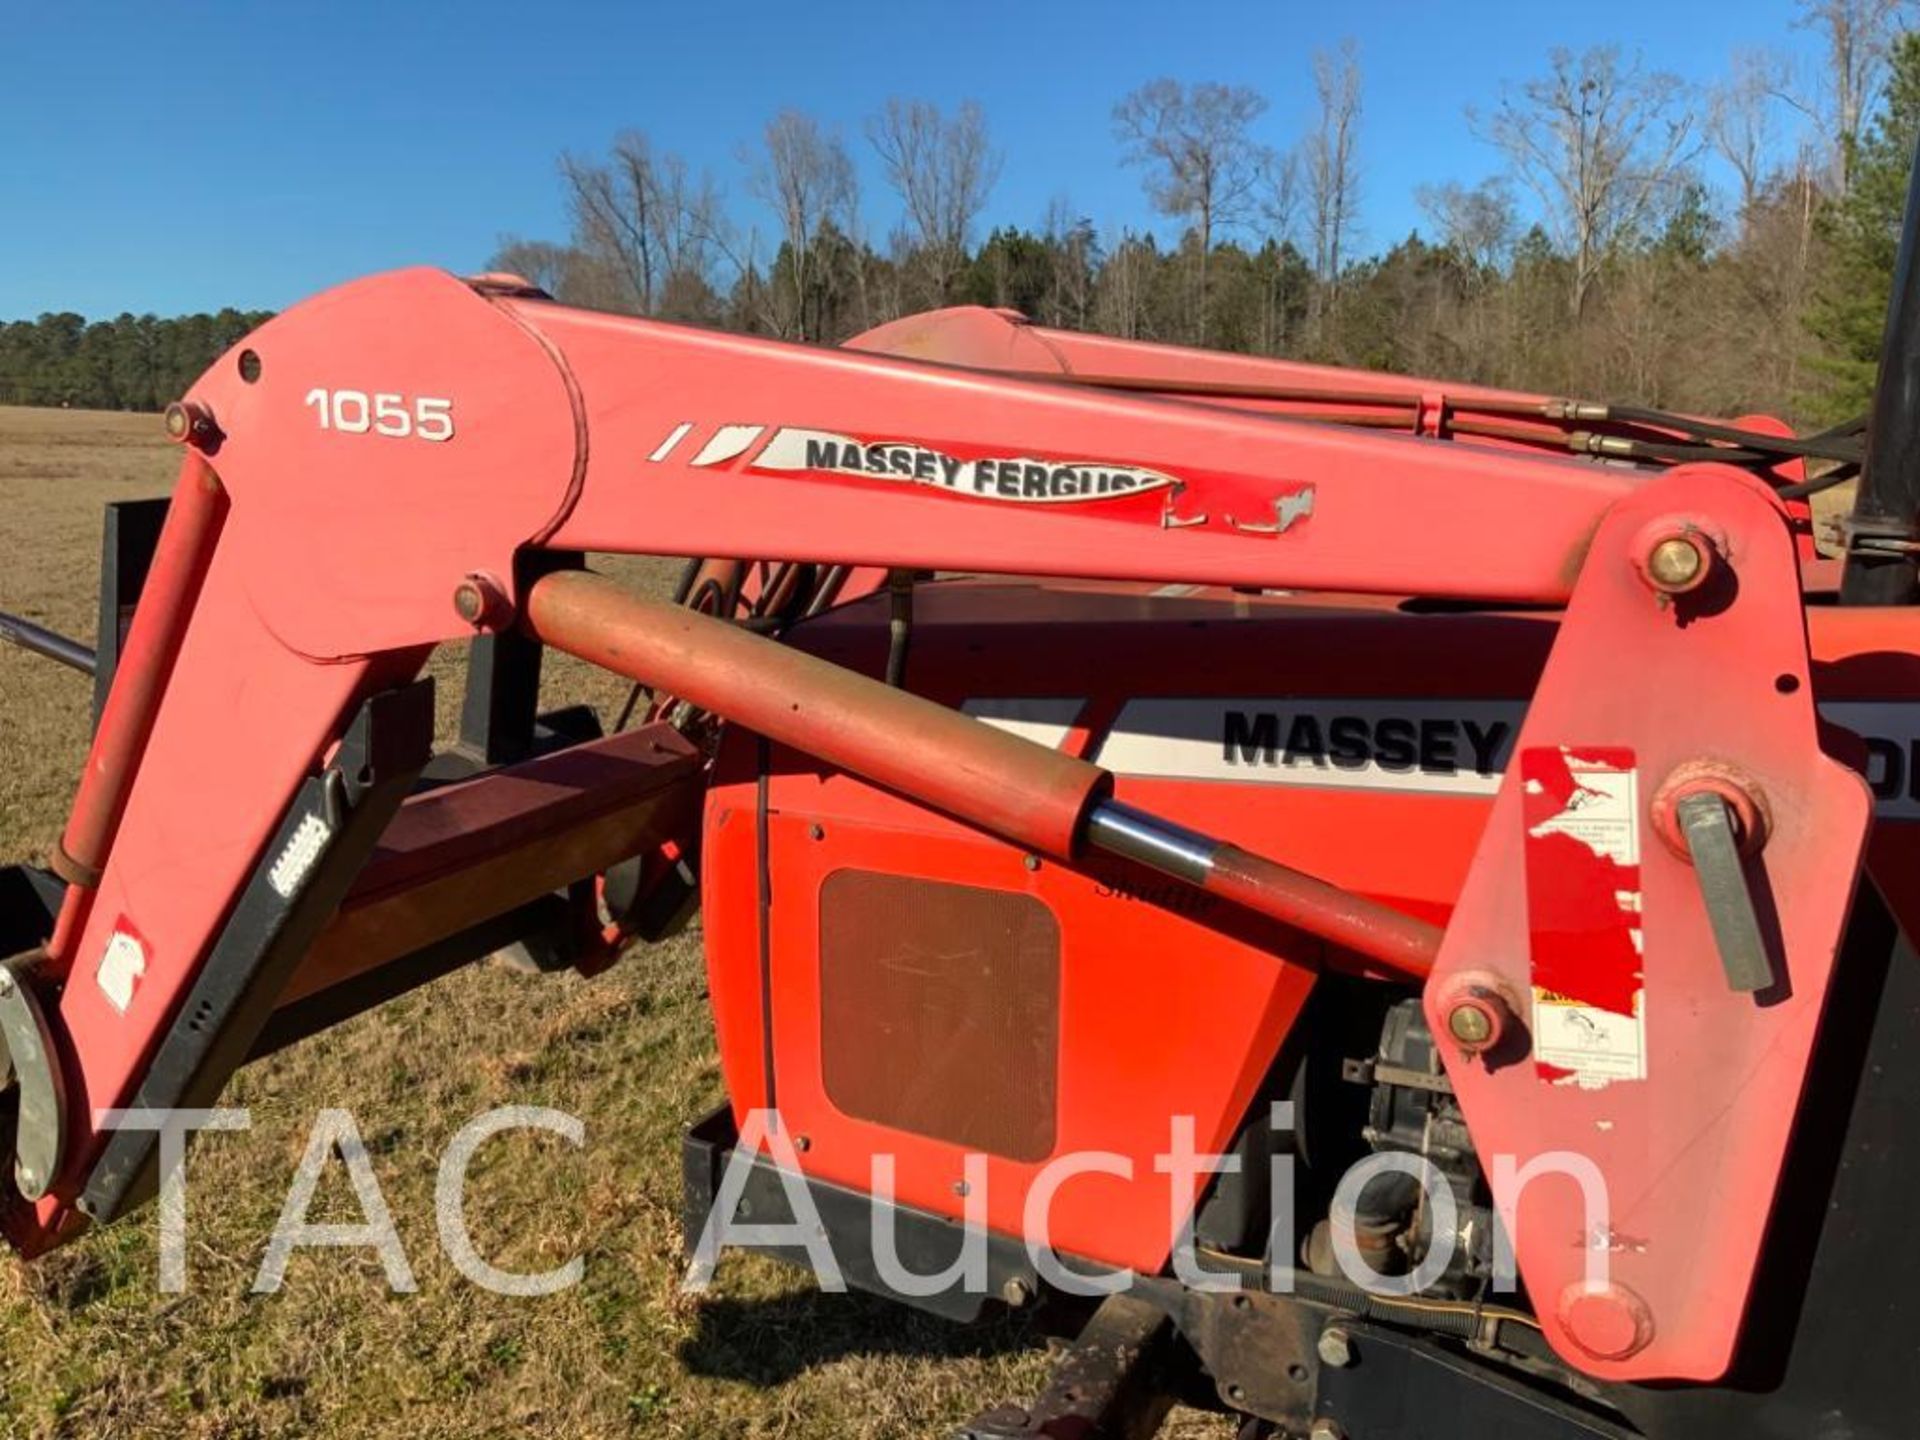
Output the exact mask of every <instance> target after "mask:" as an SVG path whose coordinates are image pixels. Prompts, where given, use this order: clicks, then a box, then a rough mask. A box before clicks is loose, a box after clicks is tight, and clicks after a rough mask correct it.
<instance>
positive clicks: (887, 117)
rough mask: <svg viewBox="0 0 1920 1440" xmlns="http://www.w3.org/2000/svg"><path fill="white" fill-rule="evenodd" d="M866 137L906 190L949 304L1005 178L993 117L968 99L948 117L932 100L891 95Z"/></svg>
mask: <svg viewBox="0 0 1920 1440" xmlns="http://www.w3.org/2000/svg"><path fill="white" fill-rule="evenodd" d="M867 139H868V140H869V141H870V142H871V143H872V145H873V148H874V150H875V151H877V152H878V153H879V156H880V161H881V164H882V165H884V166H885V167H886V172H887V183H888V184H890V185H891V186H892V187H893V189H894V192H895V193H896V194H897V195H899V197H900V203H901V205H902V206H903V207H904V208H905V211H906V224H907V227H908V230H909V232H910V235H911V237H912V240H913V242H914V246H915V251H916V254H915V258H916V260H917V262H918V263H919V265H920V266H921V267H923V269H924V271H925V273H926V276H927V282H928V288H929V290H930V292H931V294H932V297H933V300H934V303H935V304H945V303H946V301H947V299H948V293H947V292H948V290H949V288H950V287H951V285H952V282H953V277H954V276H955V275H956V274H957V273H959V271H960V269H961V267H962V266H964V265H965V264H966V259H967V238H968V233H969V232H970V231H971V230H972V228H973V222H974V221H975V220H976V219H978V218H979V216H980V212H981V211H982V210H983V209H985V208H986V204H987V196H988V195H989V194H990V193H991V192H992V190H993V185H994V182H995V181H996V180H998V179H999V178H1000V163H1001V158H1002V157H1001V155H1000V153H999V152H998V151H997V150H995V149H994V148H993V144H992V141H991V140H990V139H989V138H988V135H987V121H986V117H985V116H984V115H983V114H981V112H980V107H979V106H978V105H976V104H974V102H973V101H971V100H969V101H967V102H965V103H964V104H962V105H961V106H960V108H959V109H958V110H957V111H955V112H954V115H953V118H952V119H950V120H949V119H948V118H947V117H945V116H944V115H942V114H941V113H940V109H939V107H938V106H936V105H932V104H929V103H928V102H927V101H925V100H900V99H891V100H888V101H887V104H886V108H885V109H884V110H882V111H881V112H880V113H879V114H878V115H876V116H874V117H873V118H872V119H871V120H869V121H868V122H867Z"/></svg>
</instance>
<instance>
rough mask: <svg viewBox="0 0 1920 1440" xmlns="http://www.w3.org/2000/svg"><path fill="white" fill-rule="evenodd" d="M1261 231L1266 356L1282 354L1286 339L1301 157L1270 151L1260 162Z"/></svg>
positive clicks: (1260, 340)
mask: <svg viewBox="0 0 1920 1440" xmlns="http://www.w3.org/2000/svg"><path fill="white" fill-rule="evenodd" d="M1255 193H1256V195H1257V197H1258V204H1259V207H1260V224H1261V228H1262V229H1264V230H1265V231H1266V235H1267V244H1266V245H1264V246H1262V247H1261V250H1262V254H1263V255H1264V256H1265V257H1266V259H1267V261H1268V264H1267V265H1266V267H1265V270H1266V273H1265V275H1264V276H1263V277H1262V283H1261V287H1260V289H1261V295H1260V329H1259V334H1258V336H1257V340H1256V348H1257V349H1258V350H1259V351H1260V353H1261V354H1263V355H1276V354H1278V353H1279V352H1280V347H1281V342H1282V340H1283V339H1284V331H1285V328H1286V327H1285V324H1284V316H1283V313H1282V300H1283V296H1282V287H1283V286H1284V284H1285V283H1286V279H1287V274H1288V271H1289V269H1290V268H1291V267H1292V266H1293V265H1294V264H1295V263H1297V258H1298V254H1299V252H1298V251H1296V250H1295V249H1294V248H1293V241H1294V237H1295V232H1296V231H1297V230H1298V229H1299V225H1300V157H1299V155H1298V154H1297V153H1296V152H1294V151H1290V150H1289V151H1280V150H1270V151H1268V152H1267V153H1266V154H1264V155H1263V156H1262V157H1261V160H1260V180H1259V185H1258V188H1257V190H1256V192H1255Z"/></svg>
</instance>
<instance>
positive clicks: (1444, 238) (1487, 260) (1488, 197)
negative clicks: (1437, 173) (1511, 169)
mask: <svg viewBox="0 0 1920 1440" xmlns="http://www.w3.org/2000/svg"><path fill="white" fill-rule="evenodd" d="M1414 200H1415V202H1416V203H1417V204H1418V205H1419V206H1420V208H1421V209H1422V210H1424V211H1425V212H1426V213H1427V217H1428V218H1429V219H1430V220H1432V221H1433V223H1434V225H1435V227H1436V228H1437V229H1438V230H1439V232H1440V239H1441V242H1442V243H1443V244H1445V245H1446V246H1447V247H1448V248H1449V249H1451V250H1452V251H1453V252H1454V253H1455V254H1456V255H1458V256H1459V257H1460V258H1461V259H1462V260H1464V261H1466V262H1467V264H1468V265H1469V266H1471V267H1472V269H1473V272H1474V274H1475V276H1476V278H1478V279H1485V278H1487V277H1489V276H1491V275H1492V274H1494V273H1495V272H1496V271H1498V270H1499V268H1500V267H1501V266H1502V265H1503V264H1504V263H1505V261H1506V257H1507V252H1508V250H1509V249H1511V248H1512V245H1513V238H1514V232H1515V230H1516V228H1517V226H1516V222H1515V219H1514V213H1513V192H1512V191H1511V190H1510V189H1508V187H1507V182H1506V181H1505V179H1503V178H1502V177H1500V176H1495V177H1493V178H1492V179H1490V180H1482V181H1481V182H1480V183H1479V184H1478V185H1475V186H1474V187H1472V188H1471V189H1469V188H1467V187H1466V186H1465V185H1462V184H1460V183H1458V182H1457V181H1452V180H1449V181H1448V182H1447V183H1446V184H1444V185H1422V186H1421V187H1420V188H1419V189H1418V190H1416V191H1415V192H1414Z"/></svg>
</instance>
